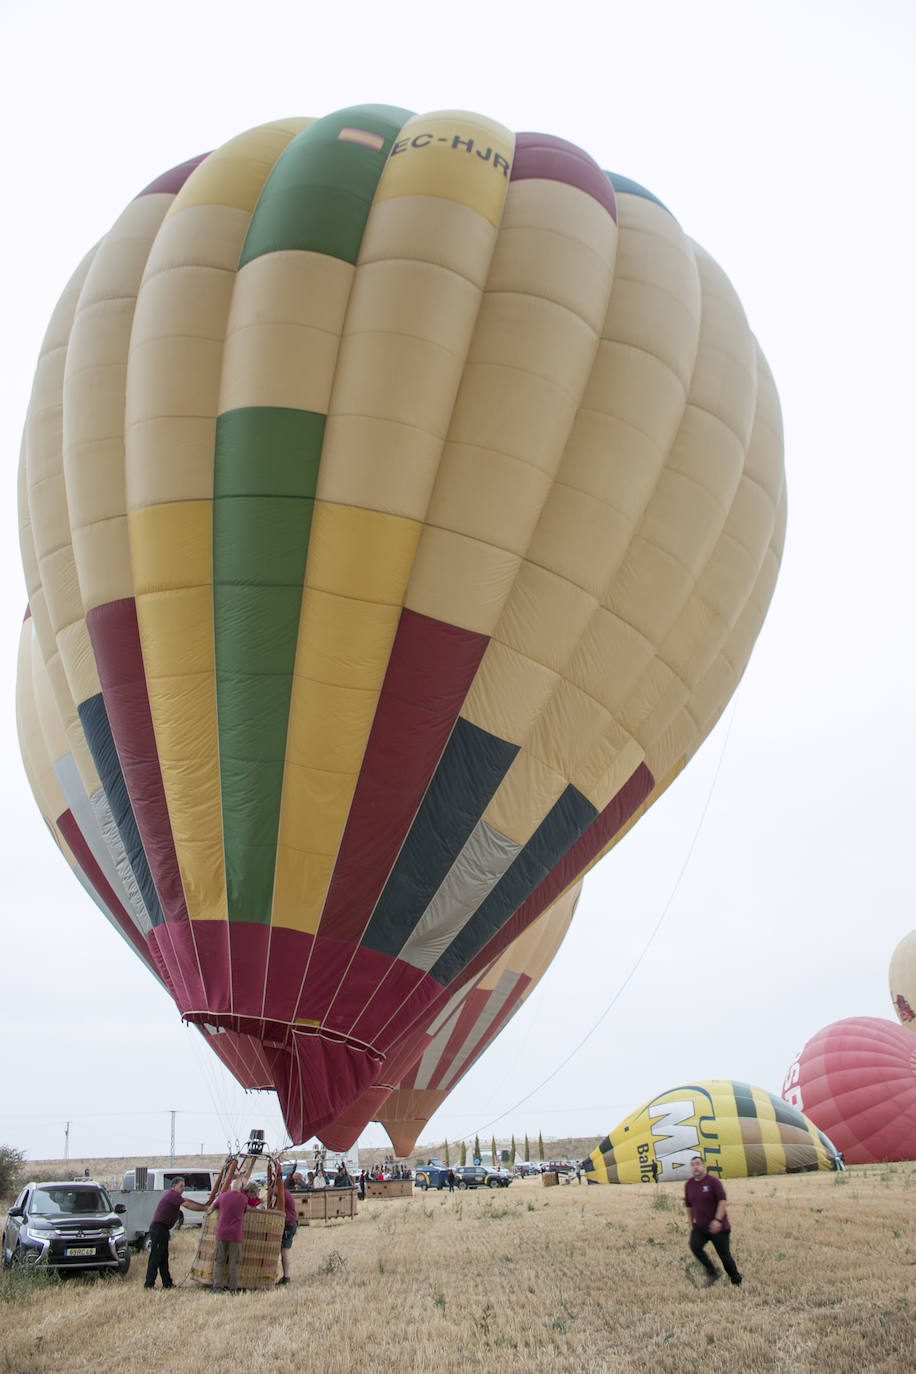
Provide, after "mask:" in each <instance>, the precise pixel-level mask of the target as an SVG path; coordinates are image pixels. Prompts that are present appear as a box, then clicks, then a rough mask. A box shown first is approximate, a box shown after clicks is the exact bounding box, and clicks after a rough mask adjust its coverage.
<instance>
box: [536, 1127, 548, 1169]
mask: <svg viewBox="0 0 916 1374" xmlns="http://www.w3.org/2000/svg"><path fill="white" fill-rule="evenodd" d="M546 1158H547V1156H546V1155H545V1154H544V1137H543V1136H542V1135H541V1133H540V1131H538V1159H539V1160H540V1161H541V1162H542V1163H543V1162H544V1160H545V1159H546Z"/></svg>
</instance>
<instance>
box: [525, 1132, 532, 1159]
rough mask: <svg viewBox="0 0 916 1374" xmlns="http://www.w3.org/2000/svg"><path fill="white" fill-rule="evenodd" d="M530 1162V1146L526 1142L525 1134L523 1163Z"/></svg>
mask: <svg viewBox="0 0 916 1374" xmlns="http://www.w3.org/2000/svg"><path fill="white" fill-rule="evenodd" d="M530 1162H531V1146H530V1145H529V1144H528V1137H527V1135H526V1136H525V1163H526V1164H530Z"/></svg>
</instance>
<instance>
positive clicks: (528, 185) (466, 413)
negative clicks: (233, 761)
mask: <svg viewBox="0 0 916 1374" xmlns="http://www.w3.org/2000/svg"><path fill="white" fill-rule="evenodd" d="M558 235H561V236H564V239H563V241H564V250H565V251H564V253H563V254H562V255H561V262H560V263H559V265H558V266H557V267H556V268H555V269H554V268H552V267H550V266H549V265H548V264H550V263H551V262H552V258H551V250H552V249H553V248H554V246H555V244H556V240H557V236H558ZM615 248H616V230H615V226H614V224H613V221H612V220H611V219H610V217H609V216H608V215H607V214H606V212H605V211H603V210H602V209H601V208H600V207H598V206H597V205H596V203H595V202H594V200H593V199H592V198H591V197H590V196H588V195H586V194H585V193H584V192H582V191H579V190H577V189H575V188H572V187H569V186H566V185H563V184H560V183H558V182H551V181H541V180H536V179H534V180H531V181H520V182H512V183H511V184H510V187H509V191H508V194H507V196H506V206H505V213H504V220H503V224H502V226H501V228H500V236H499V239H498V240H497V246H496V251H495V253H494V256H493V263H492V266H491V271H490V276H489V279H488V282H487V288H486V293H485V296H484V301H483V305H482V307H481V312H480V317H479V320H478V324H477V329H476V331H475V335H474V342H473V345H472V347H471V350H470V353H469V355H468V362H467V368H466V370H465V376H464V380H463V382H462V385H461V391H460V393H459V396H458V401H457V404H456V406H455V413H454V415H453V417H452V423H451V426H450V429H449V439H448V443H447V444H446V447H445V450H444V452H443V457H442V463H441V466H440V470H439V474H438V476H437V479H436V487H435V491H434V493H433V497H432V500H431V502H430V508H429V514H428V517H427V527H426V529H425V530H424V534H423V539H422V540H421V544H420V548H419V550H418V553H417V563H416V567H415V569H414V573H413V576H412V578H411V584H410V587H409V589H408V595H407V602H406V604H407V605H408V606H409V607H410V608H411V609H412V610H415V611H419V612H421V613H422V614H425V615H429V616H432V617H433V618H436V619H441V620H445V621H448V622H449V623H451V624H457V625H460V626H463V627H464V628H467V629H470V630H474V631H477V632H480V633H487V634H490V633H492V632H493V630H494V628H495V626H496V624H497V622H498V618H499V615H500V614H501V612H502V608H503V605H504V604H505V601H506V600H507V599H508V595H509V593H510V591H511V585H512V582H513V580H514V578H515V576H516V574H517V570H518V566H519V563H518V559H519V558H520V557H521V556H522V555H523V554H524V553H525V552H526V550H527V548H528V546H529V544H530V542H531V538H532V534H533V532H534V529H535V528H536V523H537V519H538V516H539V514H540V511H541V509H542V507H543V504H544V501H545V500H546V498H547V494H548V492H549V489H550V482H551V481H552V479H553V478H554V476H555V474H556V472H557V469H558V467H559V464H560V460H561V458H562V455H563V450H564V448H565V446H566V442H567V439H568V437H569V431H570V428H571V426H572V423H573V420H574V417H575V413H576V410H577V409H578V407H579V405H580V404H581V402H582V397H583V394H584V391H585V387H586V384H587V382H588V377H589V375H590V373H591V369H592V366H593V363H594V358H595V353H596V350H597V346H598V335H599V330H600V325H601V323H602V320H603V315H604V313H605V311H606V305H607V300H608V297H609V293H610V287H611V278H612V273H613V264H614V252H615ZM596 288H597V291H598V295H597V299H596V298H595V295H594V292H595V290H596ZM474 455H477V457H476V460H475V457H474ZM472 483H473V487H472ZM510 487H511V488H512V489H513V490H514V497H513V501H512V503H511V504H510V503H507V501H506V499H505V498H506V492H507V490H509V489H510ZM471 493H473V497H472V496H471ZM453 558H456V559H457V560H458V563H457V569H458V575H457V576H456V575H455V571H454V566H453V565H452V564H451V560H452V559H453ZM482 669H483V665H482ZM468 718H469V719H473V717H470V716H469V717H468ZM474 723H475V724H478V725H481V726H482V728H484V729H487V728H489V727H488V726H487V725H486V724H485V722H483V721H480V720H475V721H474ZM509 737H510V738H511V737H512V736H509Z"/></svg>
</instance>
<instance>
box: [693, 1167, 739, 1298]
mask: <svg viewBox="0 0 916 1374" xmlns="http://www.w3.org/2000/svg"><path fill="white" fill-rule="evenodd" d="M690 1173H691V1175H692V1177H691V1178H689V1179H688V1180H687V1182H686V1183H685V1185H684V1204H685V1206H686V1208H687V1214H688V1216H689V1217H690V1220H691V1222H692V1223H693V1226H692V1229H691V1232H690V1249H691V1251H692V1252H693V1254H694V1256H695V1257H696V1258H697V1259H698V1260H699V1261H700V1263H701V1264H702V1266H703V1268H704V1269H705V1270H706V1287H707V1288H709V1287H710V1286H711V1285H712V1284H714V1283H715V1282H716V1280H717V1279H718V1278H720V1277H721V1276H720V1274H719V1271H718V1269H716V1268H715V1266H714V1265H713V1263H712V1261H711V1260H710V1259H709V1258H708V1256H707V1255H705V1254H704V1253H703V1252H704V1250H705V1248H706V1246H707V1245H708V1244H709V1242H710V1241H712V1243H713V1246H714V1248H715V1251H716V1254H717V1255H718V1256H719V1259H720V1260H721V1261H722V1268H723V1269H724V1270H725V1272H726V1274H727V1275H728V1277H729V1279H730V1280H731V1282H732V1283H733V1284H734V1285H735V1286H736V1287H737V1286H738V1284H739V1283H740V1282H741V1275H740V1274H739V1273H738V1266H737V1265H736V1264H735V1261H734V1260H733V1259H732V1252H731V1246H730V1242H729V1237H730V1236H731V1229H732V1228H731V1222H730V1221H729V1219H728V1213H727V1212H726V1210H725V1189H724V1188H723V1186H722V1180H721V1179H718V1178H715V1177H714V1176H713V1175H712V1174H709V1173H707V1172H706V1161H705V1160H704V1159H703V1157H702V1155H694V1156H693V1159H691V1161H690Z"/></svg>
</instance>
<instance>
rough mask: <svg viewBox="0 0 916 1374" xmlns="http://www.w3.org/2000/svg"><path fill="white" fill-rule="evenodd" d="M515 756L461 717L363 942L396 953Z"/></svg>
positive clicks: (512, 747)
mask: <svg viewBox="0 0 916 1374" xmlns="http://www.w3.org/2000/svg"><path fill="white" fill-rule="evenodd" d="M517 753H518V745H515V744H508V743H507V742H506V741H505V740H503V739H499V738H498V737H497V736H496V735H491V734H489V733H488V732H487V731H486V730H481V729H480V728H479V727H478V726H476V725H471V724H470V722H469V721H466V720H462V719H461V718H460V717H459V719H458V720H457V721H456V722H455V728H454V730H453V731H452V733H451V735H450V736H449V741H448V744H447V745H446V746H445V749H444V750H443V752H442V758H441V759H440V761H439V766H438V768H437V769H436V771H435V773H434V775H433V778H432V781H431V782H430V784H429V787H428V788H427V790H426V795H425V796H424V798H423V801H422V803H421V804H420V808H419V810H418V811H417V814H416V817H415V818H414V822H413V825H412V826H411V827H410V832H409V834H408V836H407V839H406V840H405V841H404V845H403V847H402V849H401V852H400V854H399V855H398V859H397V862H396V863H395V866H394V868H393V869H392V871H391V874H390V876H389V878H388V881H387V883H386V884H385V887H384V889H383V891H382V895H381V897H379V900H378V902H377V904H376V907H375V911H374V912H373V913H372V920H371V921H370V922H369V927H368V929H367V931H366V933H365V935H364V936H363V939H362V941H361V943H362V944H364V945H368V946H369V948H370V949H377V950H379V952H380V953H382V954H391V955H397V954H398V953H399V952H400V950H401V949H402V948H403V946H404V943H405V941H406V940H407V939H408V937H409V936H410V934H411V932H412V931H413V929H414V927H415V926H416V924H417V922H418V921H419V920H420V917H421V916H422V915H423V913H424V911H425V910H426V908H427V907H428V906H429V904H430V902H431V901H432V899H433V897H434V896H435V895H436V893H437V892H438V890H439V888H440V886H441V885H442V882H443V880H444V878H445V876H446V874H447V873H448V871H449V869H450V868H451V866H452V864H453V863H454V862H455V860H456V859H457V857H458V855H459V854H460V853H461V851H462V849H463V848H464V846H465V844H466V843H467V840H468V837H469V836H470V834H471V832H472V830H473V829H474V827H475V826H476V825H477V823H478V822H479V820H480V818H481V816H482V815H483V813H484V811H486V809H487V806H488V805H489V802H490V798H491V797H492V796H493V793H494V792H495V791H496V789H497V788H498V787H499V784H500V783H501V782H502V780H503V778H504V777H505V775H506V773H507V772H508V770H509V766H510V764H511V763H512V760H513V759H514V758H515V756H516V754H517Z"/></svg>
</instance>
